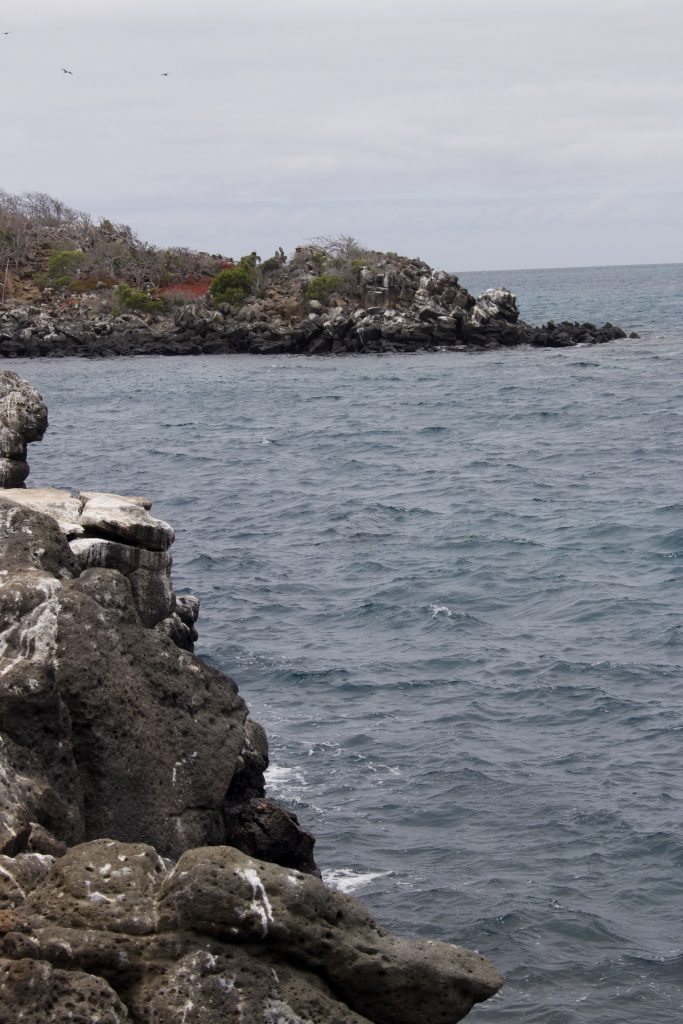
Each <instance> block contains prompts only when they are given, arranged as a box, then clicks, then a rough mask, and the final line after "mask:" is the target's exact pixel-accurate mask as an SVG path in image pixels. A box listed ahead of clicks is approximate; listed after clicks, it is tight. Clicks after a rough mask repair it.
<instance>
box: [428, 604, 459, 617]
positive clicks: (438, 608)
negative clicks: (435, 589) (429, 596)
mask: <svg viewBox="0 0 683 1024" xmlns="http://www.w3.org/2000/svg"><path fill="white" fill-rule="evenodd" d="M429 610H430V612H431V613H432V618H433V619H436V618H438V617H439V615H445V616H446V618H449V619H452V618H453V612H452V611H451V610H450V608H449V607H448V605H447V604H430V606H429Z"/></svg>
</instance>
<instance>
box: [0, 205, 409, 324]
mask: <svg viewBox="0 0 683 1024" xmlns="http://www.w3.org/2000/svg"><path fill="white" fill-rule="evenodd" d="M387 260H390V265H392V266H394V269H395V268H396V265H400V264H404V263H406V262H411V263H412V265H413V266H417V268H418V271H419V269H420V267H422V266H424V265H423V264H421V261H419V260H418V261H405V260H403V259H402V258H401V257H398V256H396V254H386V253H380V252H374V251H372V250H369V249H366V248H365V247H364V246H362V245H361V244H360V242H358V240H357V239H355V238H353V237H352V236H350V235H344V234H341V235H321V236H319V237H317V238H314V239H311V240H310V241H309V242H308V243H306V244H305V245H302V246H299V247H298V248H297V249H296V250H295V251H294V253H292V254H291V255H290V256H287V255H286V254H285V252H284V250H283V249H282V248H281V247H280V248H279V249H278V250H277V251H276V252H275V253H274V254H273V255H272V256H270V257H268V258H267V259H265V260H262V259H261V257H260V256H259V255H258V254H257V253H256V252H251V253H249V254H247V255H245V256H242V257H241V258H240V259H238V260H233V259H231V258H229V257H226V256H223V255H221V254H218V253H214V254H209V253H206V252H196V251H194V250H192V249H188V248H184V247H181V246H176V247H171V248H162V247H158V246H155V245H150V244H149V243H147V242H142V241H141V240H140V239H139V238H138V237H137V236H136V235H135V233H134V232H133V230H132V229H131V228H130V227H129V226H128V225H127V224H119V223H114V222H113V221H111V220H108V219H107V218H102V219H100V220H98V221H95V220H94V219H93V218H92V217H91V216H90V215H89V214H87V213H83V212H81V211H79V210H74V209H72V208H71V207H69V206H67V205H66V204H65V203H63V202H61V201H60V200H58V199H54V198H53V197H51V196H48V195H45V194H43V193H38V192H27V193H25V194H24V195H19V196H17V195H12V194H10V193H8V192H4V191H1V190H0V302H4V301H5V300H6V298H9V299H11V300H12V301H28V302H58V303H62V304H63V305H64V304H66V305H67V306H68V305H78V304H79V302H80V301H81V300H86V299H87V301H88V303H89V304H90V306H91V307H94V305H96V306H97V308H98V309H99V310H100V311H101V312H102V313H103V314H109V315H113V316H119V315H121V314H123V313H130V312H135V313H139V314H141V315H145V316H148V315H149V316H158V315H161V314H163V313H169V312H172V311H173V309H174V307H176V306H178V305H182V304H184V303H188V302H191V303H199V304H200V305H205V306H209V307H210V306H214V307H219V308H227V307H229V308H232V309H234V310H236V311H238V310H240V309H241V308H242V307H243V306H245V305H246V304H248V303H254V302H257V301H258V300H260V299H264V298H266V299H267V300H268V301H269V302H270V303H271V305H273V304H274V306H273V308H275V309H276V310H277V309H279V310H280V313H281V315H282V316H283V317H286V318H287V317H292V316H295V315H297V314H298V315H299V316H301V315H302V314H303V313H306V312H307V311H308V310H309V309H312V308H320V307H328V306H338V305H340V304H344V305H347V306H348V305H351V306H353V305H359V304H362V301H363V299H364V298H365V297H366V296H365V286H366V283H367V281H368V279H369V278H370V277H374V278H375V282H376V279H377V275H383V274H384V273H385V269H384V268H385V267H387V266H388V265H389V264H387ZM399 269H400V267H399ZM426 269H429V268H426ZM316 303H317V304H319V305H318V306H316Z"/></svg>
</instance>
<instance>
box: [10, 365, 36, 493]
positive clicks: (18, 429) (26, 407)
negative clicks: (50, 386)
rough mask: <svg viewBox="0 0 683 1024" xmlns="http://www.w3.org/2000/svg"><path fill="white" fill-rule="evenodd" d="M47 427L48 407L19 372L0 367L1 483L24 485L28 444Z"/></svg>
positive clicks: (26, 474) (12, 485)
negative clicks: (17, 373) (18, 375)
mask: <svg viewBox="0 0 683 1024" xmlns="http://www.w3.org/2000/svg"><path fill="white" fill-rule="evenodd" d="M46 430H47V407H46V406H45V403H44V402H43V399H42V398H41V396H40V395H39V394H38V392H37V391H36V390H35V388H33V387H31V385H30V384H27V383H26V381H25V380H22V379H21V377H17V375H16V373H10V372H9V371H7V370H3V371H0V487H21V486H23V483H24V480H25V479H26V477H27V476H28V474H29V468H28V463H27V462H26V445H27V444H28V443H29V442H30V441H39V440H40V439H41V437H42V436H43V434H44V433H45V431H46Z"/></svg>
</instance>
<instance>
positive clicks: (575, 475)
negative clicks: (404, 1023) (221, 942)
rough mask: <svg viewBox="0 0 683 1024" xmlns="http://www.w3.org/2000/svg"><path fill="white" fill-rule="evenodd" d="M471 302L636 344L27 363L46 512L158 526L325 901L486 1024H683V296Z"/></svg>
mask: <svg viewBox="0 0 683 1024" xmlns="http://www.w3.org/2000/svg"><path fill="white" fill-rule="evenodd" d="M461 280H462V282H463V283H464V284H465V285H466V286H468V287H470V288H471V289H472V290H474V291H480V290H482V289H483V288H485V287H488V286H490V285H495V284H502V285H507V286H509V287H511V288H512V289H513V290H515V291H516V292H517V294H518V295H519V304H520V308H521V310H522V315H523V316H524V317H525V318H526V319H528V320H530V321H533V322H540V321H542V320H546V319H549V318H554V319H563V318H571V319H578V320H583V319H591V320H597V321H600V322H602V321H604V320H611V321H613V322H616V323H621V324H622V325H623V326H624V327H626V328H627V329H628V330H637V331H638V332H639V333H640V334H641V338H640V339H632V340H628V341H621V342H613V343H610V344H608V345H604V346H600V347H587V348H574V349H565V350H551V351H536V350H515V351H501V352H485V353H472V354H463V353H433V354H418V355H406V356H384V357H376V356H362V357H346V358H329V357H328V358H318V359H314V358H313V359H312V358H306V357H285V356H282V357H275V358H263V357H250V356H213V357H187V358H184V359H183V358H164V357H156V358H151V357H150V358H137V359H136V358H131V359H127V358H126V359H123V358H121V359H116V360H112V361H102V362H97V361H95V362H88V361H84V360H79V359H62V360H35V361H25V360H21V361H20V360H15V361H12V362H11V363H3V364H2V366H3V368H4V367H6V368H8V369H13V370H15V371H16V372H19V373H21V374H22V375H23V376H25V377H26V378H28V379H29V380H30V381H32V382H33V383H34V384H35V385H36V386H37V387H38V388H39V389H40V390H41V392H42V393H43V395H44V396H45V398H46V400H47V402H48V404H49V408H50V424H51V426H50V429H49V431H48V434H47V436H46V438H45V440H44V441H43V442H42V443H41V444H39V445H33V446H31V449H30V452H29V459H30V462H31V467H32V473H31V477H30V481H29V482H30V483H32V484H34V485H41V484H53V485H61V486H67V487H74V488H79V487H82V488H84V489H95V488H100V489H104V490H114V491H119V492H123V493H133V494H140V493H145V494H148V495H150V496H151V497H153V499H154V502H155V505H154V512H155V513H156V514H157V515H159V516H161V517H162V518H164V519H167V520H169V521H170V522H171V523H172V524H173V525H174V526H175V528H176V531H177V541H176V544H175V547H174V558H175V565H174V578H175V582H176V585H177V588H178V589H179V590H180V591H183V592H192V593H197V594H199V595H201V598H202V610H201V617H200V621H199V627H200V643H199V645H198V653H200V654H201V655H202V656H204V657H205V658H207V659H208V660H210V661H211V662H212V663H214V664H216V665H219V666H220V667H221V668H223V669H226V670H227V671H228V672H229V673H230V674H232V675H233V676H234V677H235V679H236V680H237V681H238V683H239V685H240V689H241V692H242V693H243V695H244V697H245V699H246V700H247V702H248V704H249V705H250V707H251V710H252V714H253V716H254V717H256V718H258V719H260V720H261V721H262V722H263V723H264V725H265V726H266V728H267V731H268V734H269V737H270V742H271V757H272V768H271V769H270V771H269V775H268V778H269V789H270V793H271V794H273V795H276V796H277V797H278V798H279V799H280V800H282V801H283V803H284V804H285V805H286V806H287V807H289V808H291V809H292V810H294V811H295V812H296V813H297V814H298V815H299V817H300V820H301V822H302V823H303V824H304V825H305V826H306V827H308V828H310V829H312V830H313V831H314V832H315V834H316V836H317V837H318V843H317V859H318V862H319V864H320V866H321V868H322V869H323V871H324V873H325V876H326V877H327V879H328V880H329V881H330V882H332V883H334V884H336V885H338V886H340V887H341V888H343V889H345V890H346V891H349V892H354V893H355V894H356V895H357V896H359V897H360V898H362V899H363V900H364V902H365V903H366V905H367V906H368V907H369V908H370V909H371V911H372V912H373V913H374V914H375V915H376V916H377V918H378V919H379V920H380V921H381V922H382V923H384V924H385V925H386V926H388V927H389V928H392V929H395V930H397V931H399V932H401V933H404V934H413V935H421V936H426V937H429V938H439V939H446V940H449V941H453V942H457V943H461V944H463V945H466V946H470V947H472V948H475V949H478V950H480V951H481V952H483V953H485V954H487V955H488V956H490V957H491V958H492V959H493V960H494V961H495V962H496V963H497V965H498V966H499V967H500V968H501V969H502V971H503V972H504V973H505V975H506V978H507V981H506V984H505V986H504V988H503V990H502V991H501V993H500V994H499V995H498V996H496V997H495V998H494V999H492V1000H490V1001H489V1002H488V1003H486V1004H483V1005H482V1006H481V1007H479V1008H476V1009H475V1010H474V1011H473V1014H472V1017H471V1018H470V1019H472V1020H480V1021H482V1024H483V1022H486V1024H504V1022H505V1024H507V1022H510V1024H512V1022H514V1024H520V1022H526V1024H584V1022H585V1024H673V1022H674V1021H678V1020H681V1019H683V882H682V876H683V870H682V869H683V824H682V817H683V796H682V784H681V777H682V764H683V686H682V679H683V676H682V670H681V669H682V661H683V608H682V606H681V596H682V595H681V584H682V582H683V579H682V578H683V493H682V491H683V479H682V476H681V454H682V453H683V265H670V266H655V267H612V268H582V269H570V270H555V271H549V270H543V271H514V272H505V271H503V272H496V273H493V274H490V275H488V274H462V275H461Z"/></svg>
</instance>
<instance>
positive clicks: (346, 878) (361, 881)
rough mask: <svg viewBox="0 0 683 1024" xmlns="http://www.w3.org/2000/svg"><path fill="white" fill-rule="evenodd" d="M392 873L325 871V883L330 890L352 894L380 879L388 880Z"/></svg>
mask: <svg viewBox="0 0 683 1024" xmlns="http://www.w3.org/2000/svg"><path fill="white" fill-rule="evenodd" d="M390 874H391V872H390V871H354V870H353V868H337V869H336V870H334V871H323V882H324V883H325V885H328V886H329V887H330V889H337V890H338V891H339V892H344V893H347V895H348V893H352V892H357V891H358V889H362V888H364V887H365V886H366V885H370V883H371V882H374V881H375V880H376V879H378V878H388V877H389V875H390Z"/></svg>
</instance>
